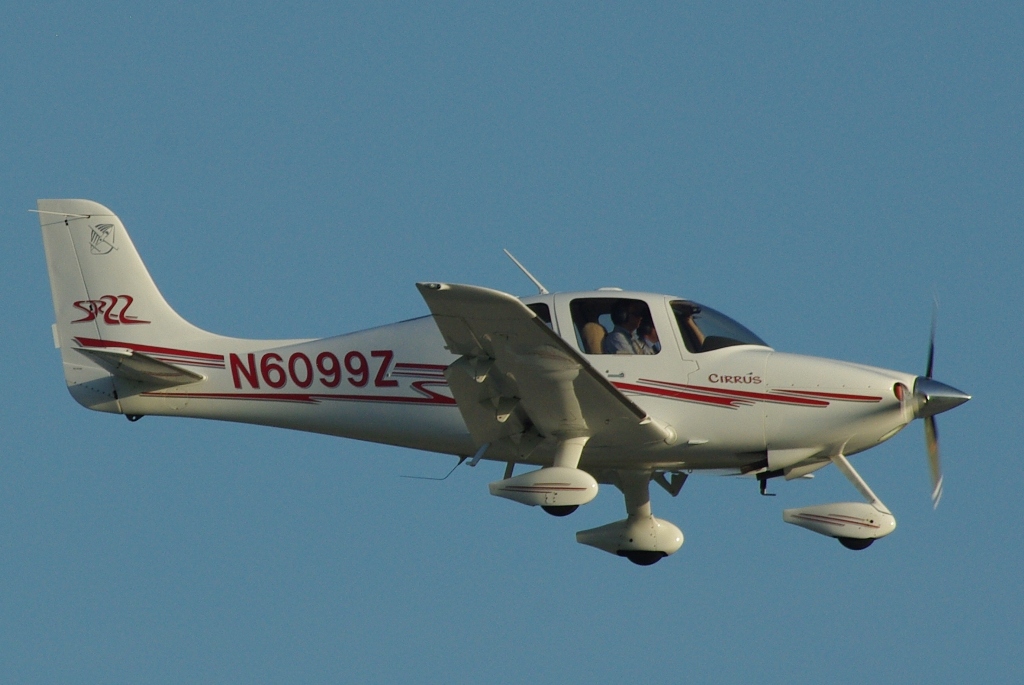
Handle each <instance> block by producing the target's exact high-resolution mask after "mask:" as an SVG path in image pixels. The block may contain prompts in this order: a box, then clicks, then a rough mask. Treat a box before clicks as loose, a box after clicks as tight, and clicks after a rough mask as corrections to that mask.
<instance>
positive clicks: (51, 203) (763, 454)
mask: <svg viewBox="0 0 1024 685" xmlns="http://www.w3.org/2000/svg"><path fill="white" fill-rule="evenodd" d="M34 211H36V212H37V213H38V215H39V221H40V226H41V228H42V233H43V244H44V247H45V251H46V261H47V268H48V271H49V277H50V285H51V289H52V295H53V307H54V314H55V317H56V323H55V324H54V325H53V339H54V345H55V346H56V347H57V348H59V349H60V354H61V359H62V361H63V368H64V377H65V380H66V382H67V386H68V390H69V391H70V393H71V396H72V397H73V398H74V399H75V400H76V401H77V402H78V403H79V404H81V405H83V406H85V407H87V408H89V409H93V410H96V411H101V412H109V413H116V414H123V415H125V416H126V417H127V418H128V420H129V421H137V420H138V419H139V418H141V417H143V416H146V415H154V416H157V415H159V416H179V417H192V418H204V419H216V420H221V421H235V422H242V423H249V424H259V425H266V426H277V427H281V428H290V429H294V430H301V431H311V432H315V433H323V434H327V435H335V436H340V437H345V438H352V439H356V440H365V441H370V442H376V443H384V444H388V445H397V446H401V447H408V448H412V449H417V450H425V451H430V452H438V453H443V454H448V455H454V456H456V457H458V459H459V462H458V464H462V463H463V462H464V461H467V460H468V461H469V465H470V466H476V465H477V464H478V463H479V462H480V460H488V461H496V462H503V463H504V464H505V472H504V477H503V478H502V479H501V480H498V481H495V482H492V483H490V484H489V489H490V493H491V494H492V495H495V496H498V497H503V498H506V499H509V500H512V501H514V502H518V503H521V504H525V505H528V506H540V507H541V508H542V509H543V510H544V511H546V512H547V513H549V514H552V515H554V516H566V515H568V514H571V513H572V512H573V511H575V510H576V509H577V508H578V507H579V506H581V505H584V504H586V503H588V502H590V501H592V500H593V499H594V498H595V497H596V496H597V494H598V490H599V487H600V486H602V485H610V486H613V487H615V488H617V489H618V490H620V491H621V493H622V495H623V497H624V500H625V508H626V517H625V518H624V519H622V520H619V521H615V522H613V523H609V524H607V525H603V526H600V527H597V528H592V529H589V530H583V531H580V532H578V533H577V534H576V540H577V541H578V542H580V543H582V544H584V545H589V546H592V547H594V548H597V549H599V550H603V551H605V552H609V553H611V554H614V555H617V556H620V557H625V558H626V559H628V560H629V561H632V562H633V563H636V564H639V565H643V566H646V565H650V564H653V563H655V562H657V561H659V560H661V559H662V558H664V557H667V556H669V555H671V554H674V553H675V552H676V551H677V550H679V548H680V547H681V546H682V544H683V533H682V531H680V529H679V528H678V527H677V526H675V525H674V524H672V523H671V522H669V521H666V520H663V519H660V518H656V517H655V516H654V515H653V514H652V511H651V499H650V484H651V483H652V482H653V483H656V484H657V485H659V486H660V487H662V488H664V489H665V490H666V491H667V492H668V493H669V494H670V495H672V496H673V497H675V496H676V495H678V494H679V492H680V491H681V489H682V487H683V485H684V483H685V482H686V481H687V478H688V477H689V476H690V475H691V474H693V473H698V472H710V473H727V474H734V475H740V476H747V477H750V478H752V479H756V480H757V481H758V484H759V489H760V492H761V494H769V493H767V492H766V488H767V484H768V481H769V480H771V479H775V478H784V479H785V480H792V479H796V478H808V477H810V478H813V475H812V474H813V473H814V472H815V471H817V470H819V469H822V468H825V467H827V466H828V465H829V464H834V465H835V466H836V468H837V469H838V470H839V471H840V472H841V473H842V474H843V475H844V476H845V477H846V478H847V479H848V480H849V481H850V483H851V484H852V485H853V486H854V488H855V489H856V490H857V491H858V492H859V493H860V495H861V496H862V497H863V499H864V501H863V502H837V503H830V504H822V505H816V506H808V507H799V508H793V509H786V510H784V512H783V520H784V521H785V522H787V523H791V524H794V525H796V526H800V527H802V528H805V529H807V530H810V531H813V532H815V533H819V534H821V535H824V536H828V537H832V538H836V539H838V540H839V542H840V543H841V544H842V545H843V546H844V547H847V548H849V549H853V550H861V549H864V548H866V547H868V546H869V545H870V544H872V543H873V542H874V541H875V540H876V539H879V538H881V537H884V536H886V535H889V534H890V533H892V531H893V530H894V529H895V527H896V519H895V518H894V516H893V515H892V513H891V512H890V511H889V509H888V508H886V506H885V504H883V503H882V501H881V500H880V499H879V498H878V496H877V495H876V494H875V493H874V492H873V491H872V490H871V488H870V487H869V486H868V484H867V483H866V482H865V481H864V479H863V478H861V476H860V475H859V474H858V473H857V471H856V470H854V468H853V466H852V465H851V464H850V461H849V457H850V456H851V455H854V454H857V453H859V452H862V451H864V450H867V449H870V448H871V447H874V446H875V445H878V444H880V443H882V442H884V441H886V440H888V439H889V438H891V437H892V436H894V435H896V433H898V432H899V431H901V430H902V429H903V428H904V427H906V426H907V425H908V424H909V423H911V422H912V421H913V420H914V419H922V420H923V421H924V427H925V438H926V446H927V452H928V459H929V464H930V470H931V482H932V499H933V502H934V504H935V506H937V505H938V502H939V498H940V497H941V495H942V474H941V469H940V459H939V448H938V434H937V429H936V424H935V416H936V415H937V414H939V413H941V412H944V411H947V410H949V409H952V408H954V407H956V406H958V405H960V404H963V403H964V402H966V401H968V400H969V399H970V395H967V394H966V393H963V392H961V391H960V390H957V389H956V388H953V387H951V386H949V385H946V384H944V383H940V382H939V381H937V380H935V379H934V378H933V377H932V370H933V362H934V352H935V328H934V323H933V327H932V337H931V343H930V346H929V352H928V361H927V366H926V371H925V374H924V375H923V376H919V375H916V374H912V373H904V372H900V371H890V370H886V369H881V368H875V367H871V366H864V365H861V364H852V363H848V362H843V361H836V360H832V359H822V358H816V357H810V356H804V355H797V354H787V353H784V352H778V351H776V350H774V349H772V348H771V347H769V346H768V344H767V343H765V342H764V341H763V340H761V339H760V338H759V337H758V336H757V335H755V334H754V333H753V332H751V331H750V330H748V329H747V328H746V327H744V326H743V325H741V324H739V323H738V322H736V321H734V320H733V319H731V318H729V317H727V316H726V315H724V314H722V313H720V312H718V311H716V310H714V309H712V308H711V307H707V306H704V305H702V304H699V303H697V302H694V301H693V300H689V299H686V298H683V297H676V296H670V295H659V294H653V293H646V292H633V291H625V290H621V289H618V288H600V289H598V290H592V291H580V292H565V293H550V292H548V290H547V289H546V288H544V286H543V285H541V284H540V282H539V281H538V280H537V279H536V278H534V276H533V275H532V274H530V272H529V271H527V270H526V268H525V267H523V266H522V264H520V263H519V262H518V261H516V260H515V258H514V257H512V255H511V254H509V257H512V260H513V261H515V263H516V265H517V266H518V267H519V268H520V269H522V271H523V272H524V274H525V275H526V276H527V277H529V279H530V280H531V281H532V282H533V283H534V285H535V286H536V287H537V289H538V294H536V295H533V296H529V297H522V298H520V297H515V296H513V295H510V294H508V293H504V292H500V291H497V290H492V289H488V288H484V287H479V286H473V285H461V284H455V283H433V282H424V283H417V284H416V287H417V288H418V290H419V293H420V295H421V296H422V298H423V300H424V301H425V303H426V305H427V308H428V309H429V311H430V314H428V315H425V316H422V317H419V318H415V319H411V320H408V321H401V322H398V323H392V324H388V325H383V326H380V327H377V328H371V329H369V330H364V331H358V332H355V333H348V334H345V335H339V336H336V337H330V338H323V339H282V340H246V339H240V338H230V337H224V336H220V335H216V334H213V333H209V332H206V331H204V330H201V329H199V328H197V327H195V326H193V325H192V324H190V323H188V322H187V321H186V320H185V319H183V318H182V317H181V316H179V315H178V314H177V313H176V312H175V311H174V310H173V309H172V308H171V307H170V305H169V304H168V303H167V302H166V300H165V299H164V298H163V296H162V295H161V294H160V291H159V290H158V289H157V287H156V285H155V284H154V282H153V279H152V278H151V277H150V275H149V272H148V270H147V269H146V267H145V265H144V264H143V262H142V260H141V258H140V257H139V254H138V252H137V251H136V249H135V247H134V245H133V244H132V241H131V238H130V237H129V235H128V232H127V231H126V230H125V228H124V225H123V224H122V223H121V221H120V219H118V217H117V216H116V215H115V214H114V213H113V212H111V211H110V210H109V209H107V208H106V207H104V206H102V205H100V204H97V203H95V202H92V201H89V200H39V201H38V203H37V209H36V210H34ZM933 322H934V317H933ZM458 464H457V465H456V466H458ZM519 466H522V467H525V468H528V469H529V470H526V471H525V472H523V473H521V474H519V475H516V474H515V469H516V468H517V467H519Z"/></svg>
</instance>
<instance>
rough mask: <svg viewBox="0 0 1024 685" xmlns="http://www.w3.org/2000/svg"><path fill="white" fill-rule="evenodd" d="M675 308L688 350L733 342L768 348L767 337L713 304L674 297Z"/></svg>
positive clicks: (702, 350) (719, 346)
mask: <svg viewBox="0 0 1024 685" xmlns="http://www.w3.org/2000/svg"><path fill="white" fill-rule="evenodd" d="M672 311H673V312H674V313H675V315H676V323H678V324H679V332H680V333H682V335H683V341H684V342H685V343H686V349H688V350H689V351H690V352H695V353H696V352H710V351H711V350H720V349H722V348H723V347H732V346H733V345H761V346H763V347H768V344H767V343H766V342H765V341H764V340H761V338H759V337H757V336H756V335H754V334H753V333H752V332H751V331H749V330H748V329H747V328H746V327H745V326H743V325H742V324H739V323H737V322H736V321H733V320H732V319H730V318H729V317H728V316H726V315H725V314H723V313H721V312H719V311H715V310H714V309H712V308H711V307H705V306H704V305H702V304H697V303H696V302H691V301H689V300H675V301H673V302H672Z"/></svg>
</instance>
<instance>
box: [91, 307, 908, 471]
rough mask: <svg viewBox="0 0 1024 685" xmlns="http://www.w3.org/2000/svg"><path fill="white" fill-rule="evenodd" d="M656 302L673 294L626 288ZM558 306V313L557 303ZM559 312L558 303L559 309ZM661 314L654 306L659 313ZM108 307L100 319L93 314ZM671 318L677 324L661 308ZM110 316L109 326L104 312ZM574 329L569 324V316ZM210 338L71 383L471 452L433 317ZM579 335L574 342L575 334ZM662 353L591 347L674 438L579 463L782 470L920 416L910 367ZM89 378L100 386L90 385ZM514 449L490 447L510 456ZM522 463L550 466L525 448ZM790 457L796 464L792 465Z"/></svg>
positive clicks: (669, 347)
mask: <svg viewBox="0 0 1024 685" xmlns="http://www.w3.org/2000/svg"><path fill="white" fill-rule="evenodd" d="M594 294H600V295H607V292H605V291H597V292H596V293H563V294H557V295H550V296H545V297H528V298H523V301H524V303H526V304H528V305H530V304H536V303H538V302H545V303H547V304H548V305H549V307H551V309H552V310H553V312H554V316H553V317H552V318H553V322H552V323H553V327H554V328H555V330H556V332H558V333H560V334H561V335H562V337H563V338H566V336H565V335H564V333H562V330H564V328H566V326H564V325H559V324H560V322H563V321H568V309H567V306H566V303H567V302H568V301H570V300H571V299H574V298H579V297H586V296H588V295H594ZM615 294H616V295H617V296H620V297H623V298H629V299H643V300H644V301H646V302H648V303H649V304H650V305H651V307H652V312H656V311H657V305H659V304H661V305H662V307H664V306H665V304H666V303H667V302H668V301H671V300H677V299H679V298H672V297H667V296H662V295H652V294H649V293H635V292H621V291H618V292H616V293H615ZM563 310H564V311H563ZM559 314H562V315H561V316H559ZM655 316H656V314H655ZM99 318H100V319H102V318H103V317H99ZM657 323H661V324H662V329H663V330H673V327H672V326H671V325H670V324H669V320H668V318H667V317H665V318H664V321H658V322H657ZM100 325H104V324H100ZM116 326H118V327H115V326H105V327H106V331H105V333H106V335H105V336H104V339H103V341H102V343H100V342H99V341H98V340H95V339H90V338H89V336H87V335H85V336H82V337H79V338H77V339H78V341H79V342H80V343H81V344H82V345H83V346H86V347H88V346H90V345H96V346H100V347H101V348H102V347H124V348H128V349H131V348H132V347H133V346H134V344H133V343H131V342H127V341H121V340H119V339H118V336H117V333H118V332H119V331H121V330H124V329H125V328H126V326H124V325H123V324H116ZM567 327H568V328H569V330H570V331H571V330H572V324H571V322H568V326H567ZM254 342H256V341H251V340H242V339H234V338H216V339H213V340H211V339H208V338H207V339H205V340H203V341H202V342H201V346H200V345H196V346H195V349H193V348H192V347H189V346H185V347H183V348H162V349H158V350H156V351H153V350H150V348H151V347H152V346H145V345H142V346H139V347H140V349H139V350H138V351H140V352H150V353H151V354H154V356H157V357H159V358H162V359H165V360H168V361H174V362H176V363H179V364H182V365H186V366H187V365H190V364H194V365H195V366H194V367H193V368H195V369H196V370H197V371H201V373H202V374H203V375H204V376H206V378H205V379H204V380H202V381H200V382H197V383H194V384H191V385H187V386H183V387H176V388H171V389H168V390H150V391H144V392H141V393H137V392H135V390H136V388H134V387H132V386H133V384H132V382H131V381H128V380H124V379H118V378H116V377H115V378H114V379H111V381H110V382H111V383H112V384H113V386H114V387H113V389H114V390H115V392H116V395H117V397H118V398H119V399H116V400H114V399H113V397H112V396H110V395H105V394H103V393H96V392H95V391H94V390H92V389H90V388H89V387H84V388H79V389H77V391H76V389H75V387H74V386H73V387H72V390H73V392H74V394H75V395H76V397H77V398H81V400H85V403H87V404H88V406H90V407H91V408H93V409H99V410H102V411H112V412H116V413H122V414H128V415H164V416H182V417H192V418H206V419H218V420H224V421H237V422H243V423H254V424H261V425H268V426H277V427H281V428H291V429H295V430H302V431H311V432H317V433H324V434H328V435H336V436H339V437H346V438H353V439H356V440H366V441H370V442H378V443H385V444H389V445H398V446H402V447H410V448H414V449H421V450H427V451H432V452H441V453H445V454H453V455H460V456H466V455H470V454H473V453H474V452H475V451H476V446H475V445H474V443H473V440H472V439H471V437H470V433H469V431H468V429H467V427H466V425H465V422H464V421H463V419H462V416H461V415H460V413H459V410H458V408H457V406H456V403H455V400H454V399H453V398H452V396H451V394H450V393H449V392H448V390H447V381H446V380H445V376H444V370H445V369H446V368H447V367H448V365H449V364H451V363H452V362H453V361H454V360H455V358H456V357H455V356H454V355H453V354H452V353H451V352H449V351H448V350H447V349H445V345H444V340H443V339H442V337H441V335H440V333H439V332H438V330H437V326H436V325H435V323H434V320H433V318H432V317H430V316H424V317H422V318H417V319H412V320H409V321H403V322H400V323H394V324H389V325H385V326H381V327H378V328H373V329H369V330H365V331H360V332H356V333H350V334H347V335H340V336H336V337H331V338H323V339H317V340H300V341H267V344H266V345H257V346H255V347H254V346H253V343H254ZM567 342H569V343H570V344H571V345H573V346H576V340H575V339H574V338H573V339H568V340H567ZM662 346H663V347H662V349H661V352H660V353H659V354H657V355H650V356H648V355H621V354H602V355H587V357H586V358H587V360H588V361H590V362H591V363H592V364H593V365H594V366H595V367H596V368H597V369H598V371H600V372H601V373H602V374H604V376H605V377H606V378H607V379H608V380H609V381H610V382H611V383H612V385H613V386H615V387H616V388H618V389H619V390H621V391H622V392H623V394H625V395H626V396H628V397H630V398H631V399H632V400H634V401H635V402H636V403H637V404H638V405H640V406H641V407H643V408H644V409H645V410H647V412H648V413H649V414H650V415H651V416H656V417H658V418H659V419H660V420H661V421H663V422H665V423H667V424H668V425H669V426H671V427H672V429H673V430H674V431H675V433H676V434H677V436H678V439H677V440H676V441H675V443H674V444H671V445H670V444H664V443H662V444H657V445H653V446H652V445H647V446H642V445H641V446H636V447H634V448H632V449H624V448H623V447H614V448H606V449H602V448H600V447H598V446H595V447H591V448H588V449H587V450H586V451H585V452H584V454H583V458H582V461H581V464H580V465H581V467H582V468H586V467H589V466H594V467H619V468H637V467H647V468H663V469H681V470H702V469H714V470H742V469H744V468H746V467H748V466H750V465H752V464H756V463H758V462H759V460H762V459H766V458H767V459H769V461H770V463H769V466H770V467H773V468H783V467H786V466H791V465H792V463H797V462H800V461H806V460H808V459H811V458H813V457H815V456H819V455H827V454H828V453H829V451H830V450H834V449H836V448H838V447H842V446H844V445H845V449H844V453H845V454H847V455H849V454H854V453H856V452H860V451H863V450H865V449H868V448H870V447H873V446H875V445H877V444H878V443H880V442H882V441H883V440H884V439H887V438H889V437H891V436H892V435H894V434H895V433H896V432H898V430H899V429H900V428H902V427H903V426H905V425H906V424H907V423H908V422H909V421H910V420H911V419H912V418H913V415H912V414H908V413H907V412H906V411H903V409H902V408H901V403H900V401H899V399H898V398H897V397H896V396H895V394H894V393H893V387H894V385H895V384H896V383H902V384H904V385H905V386H906V387H913V384H914V379H915V376H914V375H913V374H907V373H900V372H897V371H887V370H884V369H877V368H873V367H868V366H861V365H856V364H850V363H847V362H841V361H836V360H830V359H820V358H816V357H808V356H802V355H794V354H786V353H780V352H776V351H775V350H773V349H771V348H768V347H762V346H755V345H741V346H734V347H726V348H723V349H719V350H714V351H710V352H704V353H699V354H694V353H689V352H688V351H687V350H686V348H685V346H684V345H683V344H682V341H681V339H679V338H678V337H677V335H676V336H671V337H670V336H663V337H662ZM89 385H92V384H89ZM507 456H508V455H506V454H501V453H497V454H493V455H486V456H484V459H494V460H497V461H504V460H507ZM517 461H521V462H522V463H537V464H543V459H541V460H534V459H532V458H530V456H526V457H523V458H521V459H520V458H517ZM787 462H792V463H787Z"/></svg>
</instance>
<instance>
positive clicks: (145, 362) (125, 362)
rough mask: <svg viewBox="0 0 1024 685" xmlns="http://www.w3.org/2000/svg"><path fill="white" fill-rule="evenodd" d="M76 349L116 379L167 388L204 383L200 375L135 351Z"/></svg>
mask: <svg viewBox="0 0 1024 685" xmlns="http://www.w3.org/2000/svg"><path fill="white" fill-rule="evenodd" d="M75 349H76V350H77V351H79V352H81V353H83V354H85V355H87V356H89V357H92V358H93V359H95V360H96V361H98V362H99V363H100V364H101V365H102V366H103V368H105V369H107V370H108V371H110V373H112V374H114V375H115V376H119V377H121V378H124V379H126V380H130V381H135V382H136V383H143V384H146V385H153V386H157V387H161V388H169V387H173V386H176V385H186V384H188V383H195V382H196V381H201V380H203V376H202V375H201V374H198V373H195V372H194V371H189V370H188V369H183V368H182V367H180V366H175V365H174V364H168V363H167V362H163V361H160V360H159V359H154V358H153V357H150V356H149V355H147V354H144V353H142V352H138V351H136V350H131V349H127V348H124V349H121V348H116V347H107V348H104V349H93V348H87V347H78V348H75Z"/></svg>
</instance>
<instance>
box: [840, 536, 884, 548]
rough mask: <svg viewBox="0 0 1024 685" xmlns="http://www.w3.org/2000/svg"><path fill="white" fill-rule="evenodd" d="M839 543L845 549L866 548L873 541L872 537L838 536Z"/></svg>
mask: <svg viewBox="0 0 1024 685" xmlns="http://www.w3.org/2000/svg"><path fill="white" fill-rule="evenodd" d="M838 540H839V544H840V545H842V546H843V547H845V548H846V549H854V550H858V549H867V548H868V547H870V546H871V543H872V542H874V541H875V540H874V538H838Z"/></svg>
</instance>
